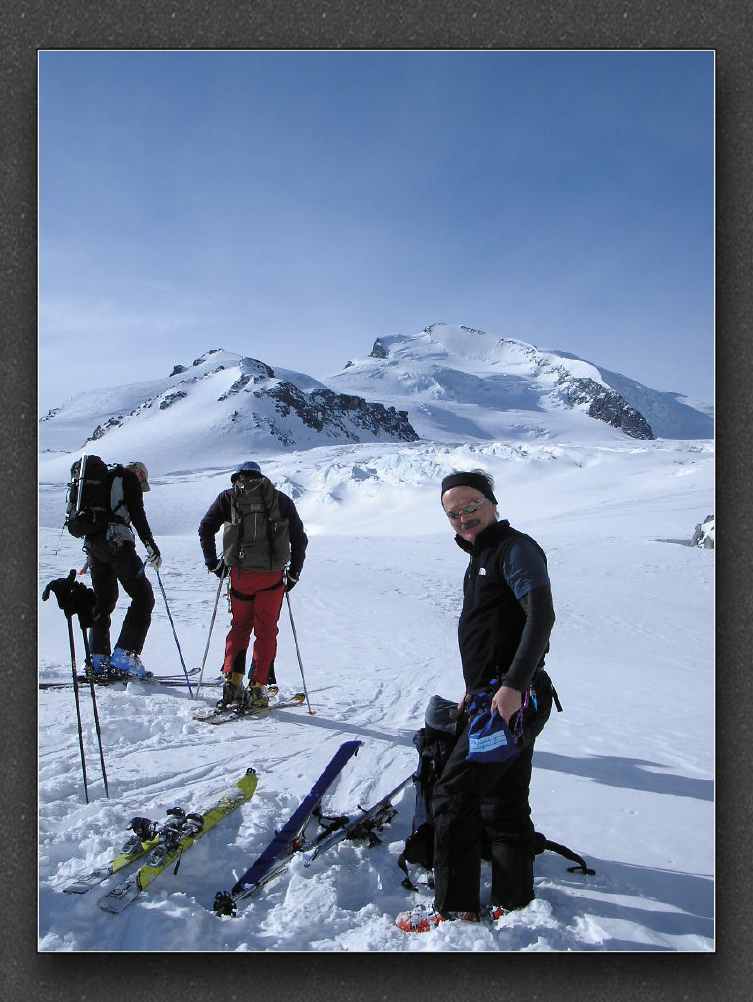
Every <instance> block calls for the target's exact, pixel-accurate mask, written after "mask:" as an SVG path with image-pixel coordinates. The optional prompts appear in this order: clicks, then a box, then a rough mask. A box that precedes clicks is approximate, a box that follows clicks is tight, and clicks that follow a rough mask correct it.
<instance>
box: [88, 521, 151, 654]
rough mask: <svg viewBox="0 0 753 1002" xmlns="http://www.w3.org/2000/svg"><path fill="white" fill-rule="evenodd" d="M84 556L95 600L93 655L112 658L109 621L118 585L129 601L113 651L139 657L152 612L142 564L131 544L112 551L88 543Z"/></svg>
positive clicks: (102, 544)
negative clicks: (117, 650) (117, 649)
mask: <svg viewBox="0 0 753 1002" xmlns="http://www.w3.org/2000/svg"><path fill="white" fill-rule="evenodd" d="M86 552H87V554H88V556H89V565H90V569H91V576H92V587H93V588H94V595H95V597H96V605H95V606H94V626H93V627H92V642H91V650H92V654H111V653H112V650H111V648H110V617H111V615H112V613H113V610H114V609H115V605H116V603H117V601H118V582H119V583H120V584H121V585H122V586H123V590H124V591H125V592H126V594H128V595H130V597H131V604H130V606H129V607H128V611H127V612H126V614H125V619H124V620H123V627H122V629H121V631H120V636H119V637H118V642H117V644H116V645H115V646H116V647H121V648H122V649H123V650H125V651H133V652H134V653H135V654H140V653H141V651H142V649H143V647H144V641H145V640H146V635H147V633H148V631H149V626H150V624H151V621H152V609H153V608H154V592H153V591H152V586H151V584H150V582H149V579H148V578H147V576H146V573H145V572H144V564H143V562H142V560H141V557H139V555H138V554H137V553H136V547H135V546H134V545H133V543H123V544H122V545H120V546H118V547H111V546H109V545H108V544H107V543H105V542H103V541H100V540H87V544H86Z"/></svg>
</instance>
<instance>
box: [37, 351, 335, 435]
mask: <svg viewBox="0 0 753 1002" xmlns="http://www.w3.org/2000/svg"><path fill="white" fill-rule="evenodd" d="M351 364H352V363H351ZM59 413H60V408H59V407H51V408H50V409H49V410H48V411H47V413H46V414H45V416H44V417H41V418H40V419H39V420H40V421H51V420H52V419H53V418H54V417H55V415H56V414H59Z"/></svg>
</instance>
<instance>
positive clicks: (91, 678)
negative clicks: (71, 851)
mask: <svg viewBox="0 0 753 1002" xmlns="http://www.w3.org/2000/svg"><path fill="white" fill-rule="evenodd" d="M79 626H80V627H81V633H82V635H83V638H84V654H85V657H86V662H85V663H86V668H87V672H86V674H87V675H88V676H89V689H90V690H91V694H92V710H93V711H94V726H95V728H96V730H97V743H98V744H99V761H100V765H101V766H102V782H103V783H104V784H105V796H106V797H107V799H108V800H109V799H110V789H109V787H108V785H107V769H105V753H104V752H103V750H102V731H101V730H100V727H99V713H98V712H97V697H96V695H95V693H94V672H93V670H92V659H91V653H90V652H89V638H88V637H87V635H86V628H85V627H84V624H83V623H82V622H81V620H80V619H79Z"/></svg>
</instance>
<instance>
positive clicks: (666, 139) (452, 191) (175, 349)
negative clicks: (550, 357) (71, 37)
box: [39, 51, 714, 412]
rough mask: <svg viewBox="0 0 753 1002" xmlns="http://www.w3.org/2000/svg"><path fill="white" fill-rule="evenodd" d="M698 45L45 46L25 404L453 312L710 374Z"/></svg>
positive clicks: (287, 353) (649, 373)
mask: <svg viewBox="0 0 753 1002" xmlns="http://www.w3.org/2000/svg"><path fill="white" fill-rule="evenodd" d="M713 75H714V66H713V54H712V53H711V52H679V51H677V52H674V51H670V52H570V53H567V52H561V53H560V52H344V53H343V52H294V51H290V52H287V51H283V52H158V51H155V52H43V53H41V55H40V71H39V82H40V83H39V86H40V90H39V96H40V102H39V121H40V130H39V151H40V160H39V162H40V174H39V180H40V189H39V191H40V194H39V205H40V230H39V234H40V412H44V411H46V410H47V409H48V408H49V407H50V406H53V405H55V404H57V403H60V402H61V401H62V400H63V399H64V398H65V397H67V396H68V395H69V394H70V393H72V392H77V391H79V390H81V389H84V388H86V386H87V385H91V383H92V382H94V383H99V384H101V385H114V384H116V383H122V382H132V381H135V380H139V379H143V378H148V377H149V376H151V375H163V374H167V373H169V371H170V367H171V366H172V364H173V363H174V362H178V361H180V362H184V363H185V362H190V361H191V360H192V359H193V358H195V357H196V356H197V355H199V354H201V353H202V352H204V351H205V350H207V349H208V348H213V347H224V348H227V349H229V350H233V351H239V352H243V353H244V354H248V355H252V356H254V357H256V358H260V359H262V360H263V361H265V362H268V363H270V364H272V365H281V366H284V367H287V368H294V369H299V370H301V371H304V372H308V373H310V374H311V375H314V376H318V377H320V378H322V377H326V376H327V375H328V374H330V373H332V372H335V371H337V370H338V369H340V368H341V367H342V366H343V364H344V363H345V361H346V360H347V359H349V358H352V357H356V356H363V355H365V354H367V353H368V351H369V350H370V347H371V343H372V341H373V339H374V338H375V337H378V336H380V335H384V334H394V333H399V332H400V333H411V332H414V331H418V330H420V328H422V327H423V326H425V325H426V324H428V323H432V322H436V321H445V322H449V323H453V322H459V323H467V324H471V325H473V326H476V327H481V328H484V329H487V330H490V331H493V332H495V333H498V334H500V335H506V336H509V337H519V338H521V339H523V340H525V341H530V342H532V343H533V344H536V345H537V346H539V347H542V348H543V347H548V348H561V349H564V350H566V351H569V352H572V353H575V354H578V355H581V356H582V357H585V358H588V359H589V360H591V361H594V362H597V363H600V364H602V365H604V366H605V367H607V368H610V369H615V370H618V371H620V372H623V373H624V374H626V375H628V376H630V377H632V378H635V379H638V380H640V381H641V382H644V383H647V384H649V385H651V386H654V387H656V388H658V389H666V390H676V391H679V392H683V393H686V394H688V395H689V396H691V397H697V398H701V399H704V400H707V401H711V399H712V395H713V284H714V277H713V268H714V262H713V224H714V217H713V197H714V193H713V183H714V174H713V171H714V150H713V142H714V134H713V128H714V123H713V100H714V97H713V86H714V80H713Z"/></svg>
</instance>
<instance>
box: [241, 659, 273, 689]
mask: <svg viewBox="0 0 753 1002" xmlns="http://www.w3.org/2000/svg"><path fill="white" fill-rule="evenodd" d="M255 677H256V662H255V661H252V662H251V667H250V668H249V670H248V687H249V689H250V688H251V686H252V685H257V684H258V683H257V682H255ZM266 688H267V695H268V696H276V695H277V694H278V693H279V691H280V687H279V686H278V684H277V678H276V677H275V659H274V658H272V663H271V664H270V666H269V671H268V672H267V682H266Z"/></svg>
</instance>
